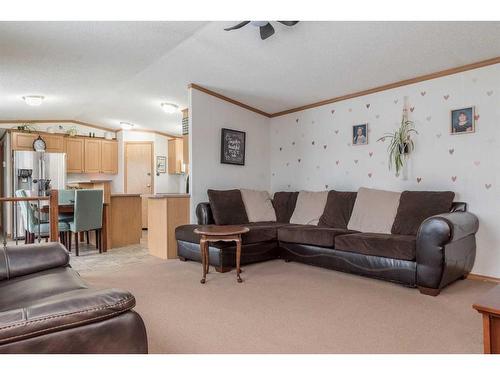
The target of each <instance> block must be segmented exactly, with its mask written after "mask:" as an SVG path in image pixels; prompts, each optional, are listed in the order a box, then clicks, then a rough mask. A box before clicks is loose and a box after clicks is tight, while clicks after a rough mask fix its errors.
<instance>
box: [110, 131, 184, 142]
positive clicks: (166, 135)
mask: <svg viewBox="0 0 500 375" xmlns="http://www.w3.org/2000/svg"><path fill="white" fill-rule="evenodd" d="M122 131H124V130H123V129H118V130H116V132H117V133H118V132H122ZM125 131H127V132H138V133H154V134H158V135H161V136H163V137H167V138H169V139H174V138H182V135H174V134H170V133H165V132H161V131H158V130H150V129H127V130H125ZM126 142H128V141H126Z"/></svg>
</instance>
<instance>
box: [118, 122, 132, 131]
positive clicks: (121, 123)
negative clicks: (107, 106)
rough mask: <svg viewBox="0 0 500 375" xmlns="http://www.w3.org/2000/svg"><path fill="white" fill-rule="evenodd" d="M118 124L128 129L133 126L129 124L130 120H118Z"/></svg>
mask: <svg viewBox="0 0 500 375" xmlns="http://www.w3.org/2000/svg"><path fill="white" fill-rule="evenodd" d="M120 125H121V127H122V129H125V130H129V129H132V128H133V127H134V124H131V123H130V122H125V121H120Z"/></svg>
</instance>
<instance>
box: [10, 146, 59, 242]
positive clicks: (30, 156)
mask: <svg viewBox="0 0 500 375" xmlns="http://www.w3.org/2000/svg"><path fill="white" fill-rule="evenodd" d="M12 172H13V173H12V180H13V182H14V186H13V188H14V190H13V191H14V194H15V192H16V191H17V190H27V191H28V195H29V196H45V195H47V194H48V192H49V191H50V189H64V188H65V187H66V154H64V153H52V152H35V151H14V162H13V171H12ZM16 211H17V212H15V213H14V217H15V219H14V220H15V221H17V236H18V237H22V236H24V223H23V219H22V215H21V207H20V205H17V209H16ZM13 232H14V228H12V232H11V233H13Z"/></svg>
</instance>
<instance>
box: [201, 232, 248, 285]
mask: <svg viewBox="0 0 500 375" xmlns="http://www.w3.org/2000/svg"><path fill="white" fill-rule="evenodd" d="M249 231H250V229H248V228H247V227H243V226H240V225H201V226H199V227H198V228H196V229H195V230H194V233H196V234H199V235H201V239H200V252H201V264H202V268H203V276H202V279H201V280H200V283H202V284H205V282H206V280H207V273H208V267H209V250H208V247H209V244H210V242H218V241H224V242H230V241H234V242H236V280H237V281H238V282H239V283H241V282H242V281H243V280H242V279H241V276H240V273H241V270H240V260H241V235H242V234H244V233H247V232H249Z"/></svg>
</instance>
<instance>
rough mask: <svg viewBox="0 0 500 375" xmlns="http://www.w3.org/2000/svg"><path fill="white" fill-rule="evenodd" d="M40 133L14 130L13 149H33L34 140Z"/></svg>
mask: <svg viewBox="0 0 500 375" xmlns="http://www.w3.org/2000/svg"><path fill="white" fill-rule="evenodd" d="M37 137H38V134H33V133H16V132H12V150H19V151H33V142H34V141H35V139H37Z"/></svg>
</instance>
